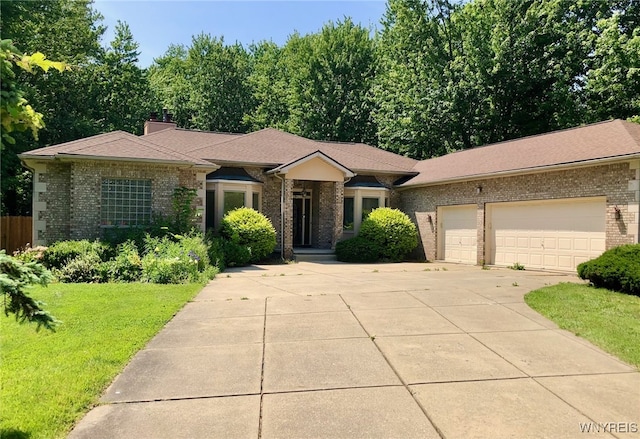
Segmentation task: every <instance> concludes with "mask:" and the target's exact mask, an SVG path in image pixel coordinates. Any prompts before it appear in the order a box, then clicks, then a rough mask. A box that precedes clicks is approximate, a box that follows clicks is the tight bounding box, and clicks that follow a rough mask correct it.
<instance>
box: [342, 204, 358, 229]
mask: <svg viewBox="0 0 640 439" xmlns="http://www.w3.org/2000/svg"><path fill="white" fill-rule="evenodd" d="M354 209H355V199H354V198H353V197H344V214H343V216H342V228H343V230H353V217H354Z"/></svg>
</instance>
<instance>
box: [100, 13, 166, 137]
mask: <svg viewBox="0 0 640 439" xmlns="http://www.w3.org/2000/svg"><path fill="white" fill-rule="evenodd" d="M139 55H140V52H139V51H138V43H136V41H135V40H134V38H133V34H132V33H131V29H130V28H129V25H127V24H126V23H122V22H120V21H119V22H118V23H117V24H116V27H115V36H114V39H113V41H112V42H111V44H110V46H109V47H108V48H107V49H106V51H105V52H104V54H103V55H102V56H100V58H99V60H98V62H97V63H96V64H95V65H92V66H90V67H89V68H88V70H89V72H90V73H91V75H92V78H91V87H92V89H94V90H95V92H94V95H95V96H96V102H95V112H94V119H95V120H96V121H97V122H98V123H99V126H100V131H101V132H108V131H113V130H124V131H127V132H130V133H134V134H142V127H143V125H142V121H143V120H145V118H146V117H147V116H148V115H149V112H150V111H152V110H154V109H156V108H157V105H156V103H155V99H154V96H153V95H152V94H151V89H150V86H149V81H148V79H147V74H146V71H145V70H143V69H141V68H140V67H139V66H138V65H137V64H136V63H137V62H138V56H139Z"/></svg>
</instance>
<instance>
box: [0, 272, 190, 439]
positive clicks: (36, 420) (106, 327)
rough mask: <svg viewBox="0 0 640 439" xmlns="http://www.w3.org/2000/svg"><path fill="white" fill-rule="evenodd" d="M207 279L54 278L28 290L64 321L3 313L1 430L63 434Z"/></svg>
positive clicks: (6, 434) (19, 434) (18, 434)
mask: <svg viewBox="0 0 640 439" xmlns="http://www.w3.org/2000/svg"><path fill="white" fill-rule="evenodd" d="M200 289H202V284H186V285H156V284H140V283H121V284H116V283H110V284H52V285H49V286H48V287H46V288H45V287H37V288H33V289H31V290H29V292H28V294H29V295H31V296H32V297H34V298H36V299H39V300H42V301H44V302H45V303H46V306H44V308H45V309H47V310H48V311H50V312H51V314H53V315H54V316H55V317H56V318H57V319H58V320H61V321H62V322H63V323H62V324H61V325H60V326H59V328H58V329H57V332H55V333H52V332H49V331H47V330H44V329H43V330H41V331H40V332H36V330H35V325H27V324H24V325H20V324H18V323H17V322H16V321H15V319H14V318H13V316H10V317H5V316H4V315H1V316H0V319H1V320H0V343H1V358H0V361H1V366H0V368H1V370H2V372H1V377H0V384H1V387H0V405H1V407H2V410H1V413H0V432H1V433H0V437H2V438H27V437H28V438H30V439H36V438H57V437H64V436H65V435H66V433H68V431H69V429H70V428H71V427H72V426H73V424H74V422H75V421H76V420H77V419H78V418H79V417H81V416H82V415H83V414H84V413H85V412H86V411H87V410H88V409H90V408H91V407H92V406H93V405H94V404H95V403H96V402H97V400H98V398H99V396H100V394H101V393H102V392H103V390H104V389H105V388H106V387H107V386H108V385H109V383H110V382H111V381H112V380H113V379H114V378H115V376H116V375H117V374H118V373H119V372H120V371H121V370H122V369H123V368H124V366H125V365H126V364H127V363H128V361H129V360H130V359H131V357H132V356H133V355H134V354H135V353H136V352H137V351H138V350H140V349H141V348H142V347H143V346H144V345H145V344H146V343H147V341H149V340H150V339H151V338H152V337H153V336H154V335H155V334H156V333H157V332H158V331H159V330H160V329H161V328H162V327H163V326H164V324H165V323H166V322H167V321H169V320H170V319H171V317H172V316H173V315H174V314H175V313H176V312H177V311H178V310H179V309H180V308H182V306H183V305H184V304H185V303H186V302H187V301H189V300H190V299H192V298H193V297H194V296H195V295H196V293H198V291H200Z"/></svg>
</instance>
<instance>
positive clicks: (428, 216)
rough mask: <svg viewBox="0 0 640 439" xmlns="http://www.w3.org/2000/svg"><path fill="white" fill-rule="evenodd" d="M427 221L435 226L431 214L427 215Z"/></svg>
mask: <svg viewBox="0 0 640 439" xmlns="http://www.w3.org/2000/svg"><path fill="white" fill-rule="evenodd" d="M427 221H429V222H430V223H431V224H433V217H432V216H431V214H428V215H427Z"/></svg>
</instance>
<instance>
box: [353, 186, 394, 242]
mask: <svg viewBox="0 0 640 439" xmlns="http://www.w3.org/2000/svg"><path fill="white" fill-rule="evenodd" d="M388 198H389V189H387V188H379V187H375V188H371V187H350V188H345V189H344V204H343V206H344V213H343V227H342V229H343V238H344V239H346V238H350V237H352V236H355V235H357V234H358V231H359V230H360V224H362V221H363V220H364V219H365V218H366V217H367V215H369V214H370V213H371V211H372V210H373V209H377V208H378V207H382V206H386V205H387V204H388V201H387V199H388Z"/></svg>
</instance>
